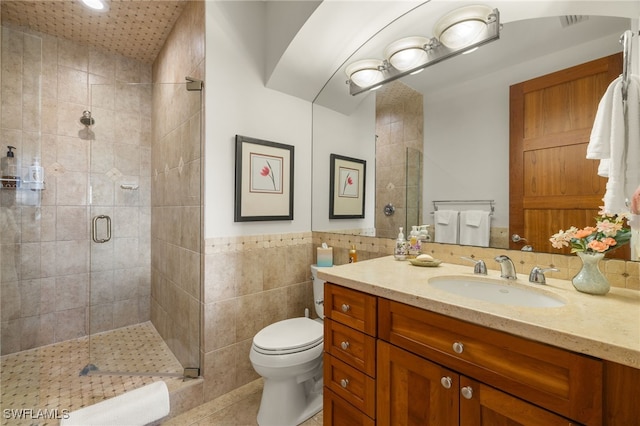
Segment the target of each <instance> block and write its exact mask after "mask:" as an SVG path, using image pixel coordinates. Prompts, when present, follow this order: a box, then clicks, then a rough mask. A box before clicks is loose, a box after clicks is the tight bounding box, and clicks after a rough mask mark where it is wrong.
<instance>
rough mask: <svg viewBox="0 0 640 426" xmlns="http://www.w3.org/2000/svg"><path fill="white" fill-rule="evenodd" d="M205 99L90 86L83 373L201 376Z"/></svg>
mask: <svg viewBox="0 0 640 426" xmlns="http://www.w3.org/2000/svg"><path fill="white" fill-rule="evenodd" d="M201 105H202V103H201V92H200V91H198V90H187V88H186V84H185V83H175V84H154V85H152V84H121V83H118V84H110V85H92V87H91V110H90V111H85V112H84V113H83V117H84V118H85V120H84V122H83V125H84V126H85V128H84V129H82V132H83V134H84V136H85V137H86V138H87V142H88V143H90V146H91V150H90V152H91V153H90V157H91V170H90V173H89V198H90V200H89V201H90V203H89V214H88V216H89V222H90V236H91V240H90V247H91V250H90V265H91V272H90V287H89V299H90V306H89V333H90V337H89V340H90V349H89V352H90V362H89V364H88V365H87V366H86V367H85V368H84V369H83V371H82V374H125V375H126V374H131V375H176V376H182V375H183V374H184V373H185V371H187V372H188V374H189V375H194V372H195V375H198V374H197V373H198V368H199V365H200V363H199V352H200V351H199V349H200V294H201V290H200V281H201V279H200V253H201V225H200V223H201V218H200V205H201V201H200V200H201V196H200V161H201V130H200V129H201ZM87 117H88V118H87ZM85 123H86V124H85Z"/></svg>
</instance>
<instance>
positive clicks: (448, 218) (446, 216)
mask: <svg viewBox="0 0 640 426" xmlns="http://www.w3.org/2000/svg"><path fill="white" fill-rule="evenodd" d="M434 219H435V222H436V224H435V231H434V233H435V241H436V243H449V244H458V212H457V211H456V210H436V211H435V212H434Z"/></svg>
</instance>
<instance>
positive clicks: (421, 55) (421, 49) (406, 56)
mask: <svg viewBox="0 0 640 426" xmlns="http://www.w3.org/2000/svg"><path fill="white" fill-rule="evenodd" d="M429 47H430V40H429V39H428V38H426V37H406V38H402V39H400V40H396V41H394V42H393V43H391V44H390V45H389V46H387V48H386V49H384V57H385V58H386V60H387V61H388V62H389V63H390V64H391V65H392V66H393V67H394V68H395V69H397V70H398V71H407V70H412V69H414V68H417V67H419V66H420V65H424V64H426V63H427V61H428V60H429V55H428V54H427V49H428V48H429Z"/></svg>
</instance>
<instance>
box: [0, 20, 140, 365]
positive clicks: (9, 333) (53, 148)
mask: <svg viewBox="0 0 640 426" xmlns="http://www.w3.org/2000/svg"><path fill="white" fill-rule="evenodd" d="M2 31H3V33H2V116H1V121H0V126H1V132H2V133H1V139H2V144H3V145H14V146H16V147H17V154H16V156H17V157H18V158H19V160H20V161H21V164H22V173H23V174H24V175H26V172H27V169H26V168H27V167H28V166H29V165H30V164H31V160H32V157H33V156H35V155H37V156H40V157H41V159H42V160H41V163H42V165H43V167H44V169H45V174H46V179H45V182H46V189H45V190H44V191H42V192H41V193H36V192H32V191H29V190H28V189H25V188H23V189H20V190H17V191H15V190H14V191H11V190H0V191H1V200H2V204H1V206H0V209H1V212H0V222H2V233H1V236H0V244H1V247H0V253H2V258H1V264H2V268H1V271H2V276H1V292H2V294H1V299H2V306H1V308H2V314H1V316H2V318H1V319H2V341H1V345H2V354H7V353H12V352H16V351H20V350H25V349H29V348H33V347H37V346H42V345H46V344H49V343H54V342H59V341H63V340H67V339H71V338H75V337H79V336H83V335H86V334H88V332H89V330H90V329H91V331H92V332H98V331H104V330H108V329H112V328H117V327H121V326H125V325H128V324H133V323H137V322H140V321H145V320H147V319H148V318H149V308H148V306H149V275H150V274H149V267H148V265H149V239H148V230H149V226H150V214H149V197H148V195H145V194H148V189H149V176H150V156H151V150H150V143H149V140H150V138H149V136H150V114H149V111H150V100H151V98H150V92H149V91H145V90H144V89H141V88H140V87H139V86H128V85H124V84H120V83H124V82H127V83H129V82H133V83H148V82H150V81H151V67H150V66H147V65H144V64H141V63H139V62H136V61H133V60H130V59H126V58H123V57H119V56H114V55H109V54H103V53H100V52H98V51H95V50H93V49H90V48H88V47H86V46H83V45H78V44H75V43H71V42H68V41H65V40H62V39H57V38H54V37H50V36H45V35H41V34H35V33H34V34H27V33H25V32H23V31H22V30H20V29H17V28H11V27H8V26H4V27H3V28H2ZM39 79H40V80H39ZM116 83H117V84H116ZM93 84H101V85H102V86H100V87H98V86H93V89H92V85H93ZM84 110H92V114H93V117H94V118H95V120H96V125H95V126H94V128H93V132H94V134H95V137H94V138H93V139H86V138H85V139H83V138H81V135H82V134H81V133H79V132H81V131H83V129H84V126H83V125H82V124H81V123H80V121H79V119H80V117H81V116H82V113H83V111H84ZM124 182H127V183H130V182H131V183H136V184H139V185H140V190H139V191H135V192H134V191H123V190H121V189H120V184H121V183H124ZM89 186H92V187H93V194H92V195H93V209H92V208H91V207H90V206H89V197H90V190H89ZM145 191H146V192H145ZM96 214H108V215H109V216H111V218H112V223H113V235H112V236H113V238H112V240H111V241H110V242H108V243H105V244H103V245H100V247H96V246H95V245H93V244H92V243H90V219H91V217H93V216H94V215H96ZM90 266H91V270H92V271H93V274H92V276H91V280H92V281H93V289H92V291H91V292H90V291H89V279H90V276H89V274H90ZM113 283H116V284H115V285H114V284H113Z"/></svg>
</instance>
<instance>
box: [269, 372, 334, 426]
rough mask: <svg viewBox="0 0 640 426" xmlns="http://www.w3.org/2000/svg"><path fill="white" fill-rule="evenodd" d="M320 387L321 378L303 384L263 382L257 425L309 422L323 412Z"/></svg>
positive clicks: (293, 381)
mask: <svg viewBox="0 0 640 426" xmlns="http://www.w3.org/2000/svg"><path fill="white" fill-rule="evenodd" d="M322 386H323V382H322V377H320V379H319V380H316V379H313V378H312V379H309V380H307V381H305V382H303V383H297V382H296V380H295V378H293V379H291V380H275V379H265V380H264V388H263V390H262V400H261V401H260V409H259V410H258V418H257V420H258V425H260V426H295V425H299V424H300V423H302V422H304V421H305V420H307V419H309V418H311V417H312V416H313V415H315V414H317V413H318V412H320V411H321V410H322ZM285 401H286V402H285Z"/></svg>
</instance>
